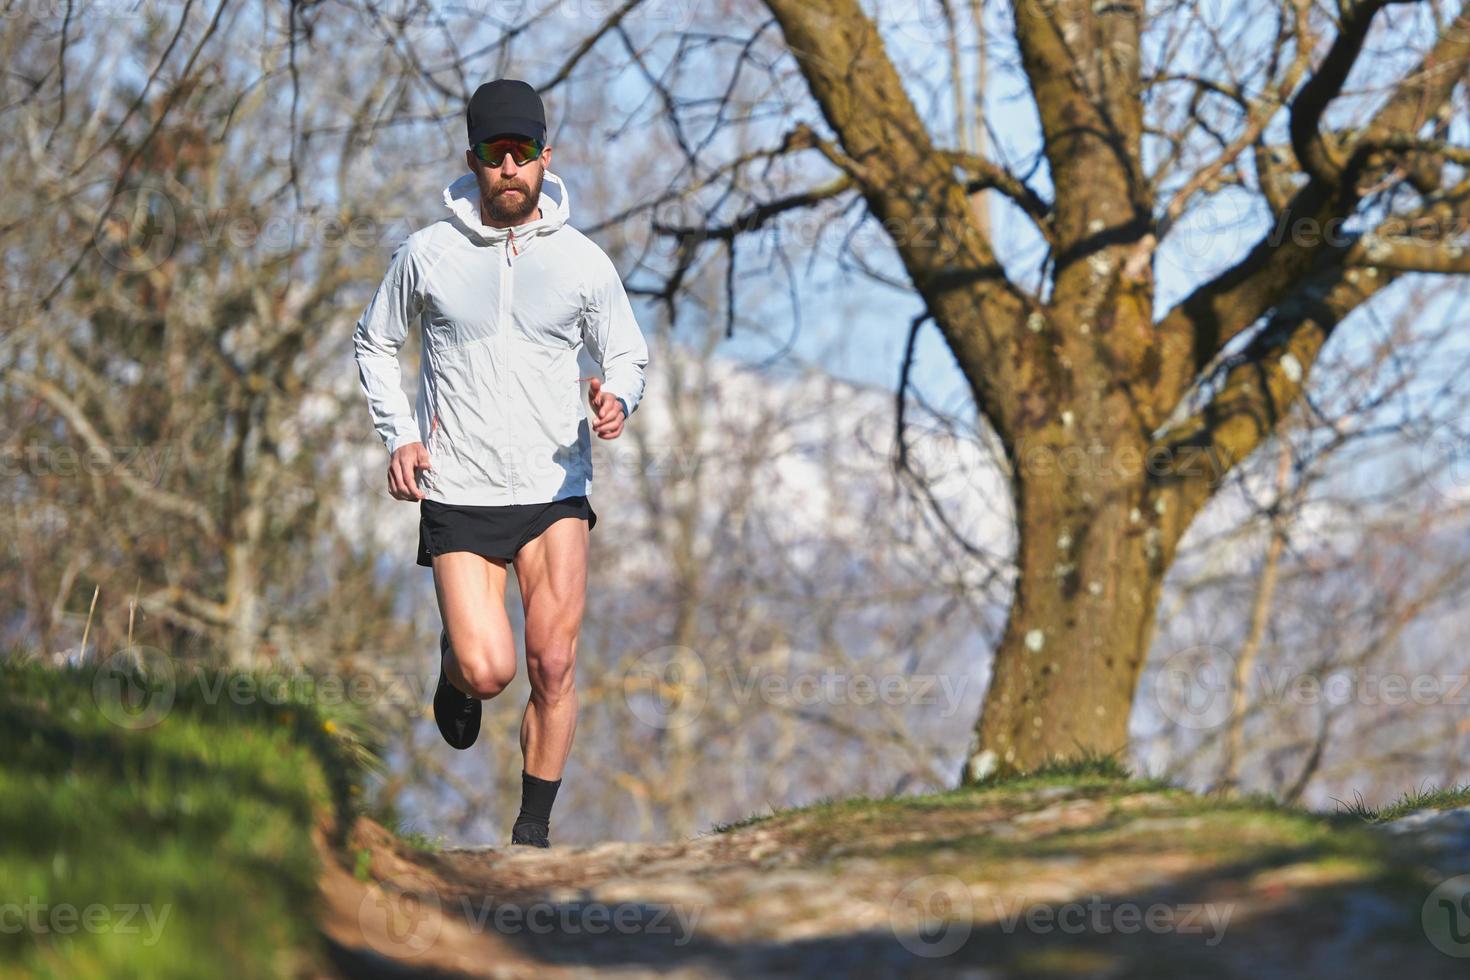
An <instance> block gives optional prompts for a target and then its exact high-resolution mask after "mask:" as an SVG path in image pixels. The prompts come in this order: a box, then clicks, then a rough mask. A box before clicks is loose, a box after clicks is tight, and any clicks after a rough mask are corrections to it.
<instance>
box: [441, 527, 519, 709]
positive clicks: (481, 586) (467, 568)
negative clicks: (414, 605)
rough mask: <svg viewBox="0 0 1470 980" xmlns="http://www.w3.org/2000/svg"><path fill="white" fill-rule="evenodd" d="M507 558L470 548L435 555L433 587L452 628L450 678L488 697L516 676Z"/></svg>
mask: <svg viewBox="0 0 1470 980" xmlns="http://www.w3.org/2000/svg"><path fill="white" fill-rule="evenodd" d="M505 579H506V563H505V562H504V561H501V560H499V559H493V558H482V557H480V556H479V555H476V554H473V553H472V552H468V551H451V552H449V553H448V554H443V555H436V556H435V557H434V591H435V593H436V594H437V595H438V597H439V615H440V617H441V618H442V620H443V622H444V629H445V631H446V632H447V633H448V634H449V646H450V653H449V655H448V656H446V657H445V658H444V675H445V677H447V678H448V679H449V683H451V684H453V685H454V686H455V687H457V688H459V689H460V690H461V691H463V692H464V693H465V694H468V695H469V696H470V697H475V698H479V699H481V700H485V699H488V698H493V697H495V695H497V694H499V693H500V692H501V691H503V690H505V687H506V685H508V684H509V683H510V682H511V681H512V680H513V679H514V678H515V676H516V647H515V636H514V635H513V634H512V633H511V630H510V619H509V617H507V616H506V614H505Z"/></svg>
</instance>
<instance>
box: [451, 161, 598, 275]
mask: <svg viewBox="0 0 1470 980" xmlns="http://www.w3.org/2000/svg"><path fill="white" fill-rule="evenodd" d="M538 204H539V206H540V208H541V217H540V218H537V219H536V220H534V221H528V222H526V223H525V224H523V225H516V226H515V227H514V228H491V227H490V226H488V225H485V224H483V223H481V221H480V185H479V184H478V183H477V182H476V180H475V175H474V174H472V173H467V174H462V175H460V176H459V177H457V178H455V179H454V181H453V182H452V183H451V184H450V185H449V186H448V187H446V188H444V206H445V207H447V208H449V210H450V211H451V212H452V213H453V215H454V221H455V223H456V224H458V225H459V226H460V228H461V229H462V230H463V231H464V232H466V233H467V234H468V235H469V236H470V237H471V238H473V239H476V240H478V241H479V242H481V243H483V244H489V245H499V244H502V243H504V242H505V241H506V240H507V239H510V238H512V232H514V236H513V237H514V241H515V245H516V251H515V253H514V254H519V253H522V252H524V251H525V250H526V248H527V247H529V246H532V245H533V244H534V243H535V242H536V240H537V239H539V238H541V237H542V236H545V235H549V234H551V233H552V232H554V231H556V230H558V229H559V228H561V227H562V225H565V224H566V223H567V220H568V219H569V217H570V215H571V208H570V202H569V201H568V198H567V188H566V184H564V183H562V179H561V178H560V177H558V176H557V175H556V174H554V173H552V172H551V171H550V170H548V171H546V175H545V178H544V179H543V180H542V181H541V198H540V200H539V201H538ZM514 254H512V255H510V257H511V258H513V257H514Z"/></svg>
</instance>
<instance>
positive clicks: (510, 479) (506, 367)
mask: <svg viewBox="0 0 1470 980" xmlns="http://www.w3.org/2000/svg"><path fill="white" fill-rule="evenodd" d="M514 239H515V229H511V233H510V238H509V239H507V242H506V244H505V245H504V246H502V247H503V248H505V265H504V266H503V267H502V268H501V270H500V323H499V327H500V377H501V383H502V384H504V385H506V390H509V384H510V357H509V354H508V347H507V344H508V338H509V336H510V331H511V329H512V325H511V322H510V315H511V314H510V311H511V288H512V283H513V282H514V278H513V274H512V271H511V261H510V256H511V252H510V246H511V245H512V244H513V242H514ZM517 254H519V253H517ZM500 432H501V436H500V445H501V446H502V447H504V451H505V460H506V463H505V471H506V480H505V482H506V489H507V490H509V491H510V502H511V503H513V504H514V503H516V502H517V501H516V467H515V457H516V447H515V446H512V445H511V444H510V419H509V418H507V417H506V413H505V412H504V411H503V410H502V411H501V413H500Z"/></svg>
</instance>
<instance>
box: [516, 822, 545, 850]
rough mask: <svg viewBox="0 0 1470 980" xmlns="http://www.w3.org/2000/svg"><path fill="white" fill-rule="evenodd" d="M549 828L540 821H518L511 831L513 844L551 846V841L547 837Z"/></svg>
mask: <svg viewBox="0 0 1470 980" xmlns="http://www.w3.org/2000/svg"><path fill="white" fill-rule="evenodd" d="M547 830H548V828H547V827H546V825H545V824H539V823H530V822H529V821H528V822H526V823H518V824H516V825H515V827H514V828H513V829H512V830H511V832H510V842H511V843H512V844H524V845H526V846H528V847H550V846H551V841H549V840H547V839H546V833H547Z"/></svg>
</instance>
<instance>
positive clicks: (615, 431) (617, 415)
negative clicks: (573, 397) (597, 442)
mask: <svg viewBox="0 0 1470 980" xmlns="http://www.w3.org/2000/svg"><path fill="white" fill-rule="evenodd" d="M587 380H588V385H587V403H588V404H589V405H591V406H592V412H593V418H592V431H593V432H596V433H597V435H598V436H599V437H600V438H603V439H616V438H617V437H618V436H620V435H622V434H623V421H624V418H625V417H624V415H623V403H622V402H621V401H619V400H618V396H617V395H614V394H613V393H612V392H610V391H603V390H602V381H601V380H600V379H598V378H588V379H587Z"/></svg>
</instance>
